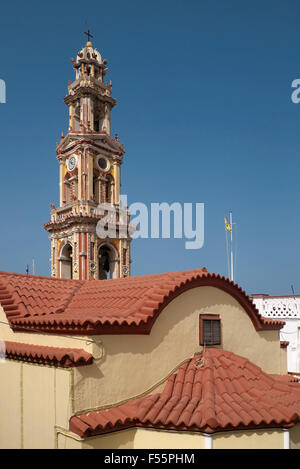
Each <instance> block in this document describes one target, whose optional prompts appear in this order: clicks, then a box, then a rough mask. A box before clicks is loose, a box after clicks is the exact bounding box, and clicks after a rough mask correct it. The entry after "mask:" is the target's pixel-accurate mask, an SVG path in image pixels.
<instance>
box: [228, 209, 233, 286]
mask: <svg viewBox="0 0 300 469" xmlns="http://www.w3.org/2000/svg"><path fill="white" fill-rule="evenodd" d="M229 223H230V228H231V230H230V267H231V268H230V280H232V281H233V278H234V276H233V249H232V212H231V211H230V212H229Z"/></svg>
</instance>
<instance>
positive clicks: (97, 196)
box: [93, 172, 101, 204]
mask: <svg viewBox="0 0 300 469" xmlns="http://www.w3.org/2000/svg"><path fill="white" fill-rule="evenodd" d="M93 199H94V201H95V202H96V204H99V203H100V199H101V195H100V179H99V174H98V173H96V172H94V175H93Z"/></svg>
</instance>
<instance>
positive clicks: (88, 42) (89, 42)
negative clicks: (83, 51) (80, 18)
mask: <svg viewBox="0 0 300 469" xmlns="http://www.w3.org/2000/svg"><path fill="white" fill-rule="evenodd" d="M84 34H86V35H87V37H88V41H87V43H86V45H89V46H88V47H91V46H92V43H91V41H90V39H91V38H93V37H94V36H92V34H91V33H90V30H89V29H88V30H87V32H86V31H85V32H84Z"/></svg>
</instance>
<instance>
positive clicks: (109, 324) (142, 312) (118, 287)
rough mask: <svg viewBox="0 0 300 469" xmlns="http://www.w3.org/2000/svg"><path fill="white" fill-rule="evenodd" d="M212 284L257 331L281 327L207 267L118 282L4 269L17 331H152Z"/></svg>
mask: <svg viewBox="0 0 300 469" xmlns="http://www.w3.org/2000/svg"><path fill="white" fill-rule="evenodd" d="M199 286H213V287H216V288H219V289H221V290H224V291H225V292H227V293H229V294H230V295H232V296H233V297H234V298H235V299H236V300H237V301H238V302H239V303H240V304H241V305H242V307H243V308H244V309H245V310H246V312H247V313H248V315H249V317H250V318H251V320H252V322H253V325H254V327H255V328H256V330H262V329H280V328H281V327H283V325H284V322H283V321H279V320H274V319H267V318H263V317H262V316H261V315H260V314H259V312H258V310H257V308H256V307H255V305H254V304H253V303H252V301H251V299H250V298H249V296H247V295H246V293H245V292H244V291H243V290H242V289H241V288H240V287H239V286H238V285H236V284H234V283H233V282H232V281H230V280H228V279H226V278H225V277H222V276H220V275H217V274H213V273H209V272H207V270H206V269H205V268H202V269H196V270H187V271H182V272H181V271H179V272H172V273H164V274H156V275H146V276H140V277H129V278H121V279H115V280H105V281H103V280H86V281H79V280H63V279H55V278H49V277H38V276H31V275H21V274H12V273H5V272H0V304H1V305H2V306H3V309H4V311H5V313H6V315H7V318H8V320H9V322H10V325H11V327H13V328H14V329H15V330H18V329H21V328H24V327H26V328H27V329H31V330H43V331H47V332H55V333H65V332H67V333H69V334H82V333H84V334H149V333H150V331H151V328H152V325H153V324H154V322H155V320H156V318H157V316H158V315H159V314H160V312H161V311H162V309H164V308H165V306H166V305H167V304H168V303H169V302H170V301H172V300H173V299H174V298H175V297H176V296H178V295H179V294H181V293H182V292H184V291H186V290H189V289H191V288H194V287H199Z"/></svg>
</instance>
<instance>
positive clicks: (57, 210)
mask: <svg viewBox="0 0 300 469" xmlns="http://www.w3.org/2000/svg"><path fill="white" fill-rule="evenodd" d="M89 36H90V33H89V32H88V39H90V37H89ZM72 63H73V69H74V72H75V80H74V81H73V82H71V81H70V82H69V85H68V94H67V96H66V97H65V98H64V102H65V104H66V105H67V106H68V109H69V124H68V132H67V134H66V135H63V134H62V136H61V140H60V142H59V143H57V148H56V153H57V160H58V163H59V187H60V193H59V207H55V206H54V205H51V211H50V215H51V219H50V221H49V222H48V223H45V225H44V227H45V229H46V230H47V231H48V233H49V238H50V242H51V275H52V276H53V277H57V278H73V279H79V280H87V279H90V278H95V279H109V278H119V277H126V276H128V275H130V241H131V238H130V236H129V234H128V229H127V227H128V225H129V214H128V211H127V207H121V204H120V185H121V179H120V167H121V164H122V162H123V155H124V153H125V152H124V145H120V143H119V140H118V136H117V135H115V137H114V138H113V137H111V111H112V109H113V107H114V106H115V105H116V100H115V99H114V98H113V97H112V84H111V82H110V83H107V82H105V81H104V78H105V75H106V72H107V70H108V69H107V61H106V60H102V57H101V55H100V53H99V52H98V50H97V49H96V48H94V47H93V45H92V43H91V42H90V40H88V42H87V43H86V45H85V47H83V49H81V51H79V52H78V54H77V57H76V60H74V59H72ZM99 207H100V210H99ZM104 220H106V221H107V224H106V228H107V229H108V225H110V228H111V225H112V224H113V225H114V229H113V230H112V231H111V230H110V231H107V233H108V234H107V235H106V233H103V232H102V234H100V236H99V231H98V229H97V226H99V225H98V223H99V222H101V221H102V222H104ZM112 232H113V234H111V233H112Z"/></svg>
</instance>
